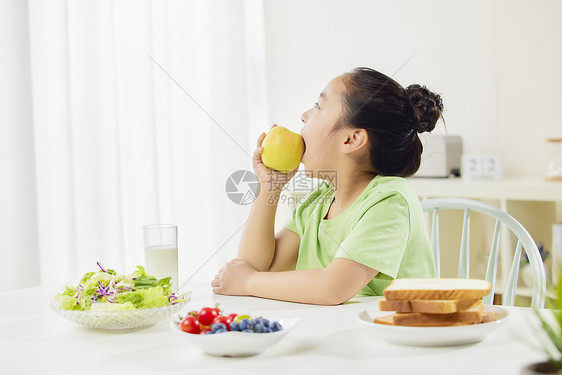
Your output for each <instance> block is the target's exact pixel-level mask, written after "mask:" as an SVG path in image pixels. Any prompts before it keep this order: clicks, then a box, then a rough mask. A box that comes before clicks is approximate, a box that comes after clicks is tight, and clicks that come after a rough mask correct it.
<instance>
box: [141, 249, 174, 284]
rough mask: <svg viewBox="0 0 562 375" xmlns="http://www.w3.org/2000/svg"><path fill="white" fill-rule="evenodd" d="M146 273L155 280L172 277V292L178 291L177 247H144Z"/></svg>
mask: <svg viewBox="0 0 562 375" xmlns="http://www.w3.org/2000/svg"><path fill="white" fill-rule="evenodd" d="M144 268H145V269H146V273H148V274H149V275H154V276H156V278H158V279H161V278H163V277H168V276H171V277H172V291H174V292H175V291H177V290H178V247H177V246H174V245H157V246H146V247H145V248H144Z"/></svg>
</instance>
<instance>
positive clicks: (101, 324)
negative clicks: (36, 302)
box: [50, 296, 191, 330]
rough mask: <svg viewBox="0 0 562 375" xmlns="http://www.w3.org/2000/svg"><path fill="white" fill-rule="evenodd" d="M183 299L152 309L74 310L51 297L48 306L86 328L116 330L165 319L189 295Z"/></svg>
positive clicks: (183, 303) (177, 310) (175, 311)
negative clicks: (63, 307) (65, 307)
mask: <svg viewBox="0 0 562 375" xmlns="http://www.w3.org/2000/svg"><path fill="white" fill-rule="evenodd" d="M184 299H185V302H182V303H176V304H175V305H169V306H165V307H155V308H152V309H134V310H118V311H91V310H90V311H76V310H64V309H61V308H60V306H59V303H58V301H57V300H56V299H55V298H53V299H52V300H51V303H50V307H51V309H52V310H53V311H54V312H56V313H57V314H59V315H60V316H62V317H63V318H66V319H68V320H70V321H72V322H74V323H78V324H80V325H83V326H86V327H88V328H97V329H108V330H118V329H133V328H139V327H146V326H150V325H153V324H155V323H158V322H160V321H162V320H164V319H167V318H169V317H171V316H172V315H173V314H175V313H177V312H179V311H180V310H181V309H182V308H183V307H185V306H186V305H187V303H188V302H189V300H190V299H191V297H189V296H184Z"/></svg>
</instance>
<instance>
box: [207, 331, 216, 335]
mask: <svg viewBox="0 0 562 375" xmlns="http://www.w3.org/2000/svg"><path fill="white" fill-rule="evenodd" d="M214 333H215V332H213V331H207V332H205V334H206V335H212V334H214Z"/></svg>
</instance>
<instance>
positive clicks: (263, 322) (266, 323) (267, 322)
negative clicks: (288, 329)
mask: <svg viewBox="0 0 562 375" xmlns="http://www.w3.org/2000/svg"><path fill="white" fill-rule="evenodd" d="M261 323H262V324H263V326H264V327H265V328H267V327H269V326H270V324H269V320H267V319H262V320H261Z"/></svg>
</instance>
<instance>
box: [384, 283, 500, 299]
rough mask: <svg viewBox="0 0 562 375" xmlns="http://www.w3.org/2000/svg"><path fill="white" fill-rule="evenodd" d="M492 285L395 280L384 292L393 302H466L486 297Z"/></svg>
mask: <svg viewBox="0 0 562 375" xmlns="http://www.w3.org/2000/svg"><path fill="white" fill-rule="evenodd" d="M491 289H492V285H491V284H490V283H489V282H487V281H486V280H477V279H396V280H393V281H392V282H391V283H390V285H389V286H388V287H386V289H385V290H384V292H383V293H384V297H385V298H386V300H388V301H393V300H415V301H417V300H467V299H479V298H482V297H484V296H486V295H487V294H488V293H489V292H490V290H491Z"/></svg>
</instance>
